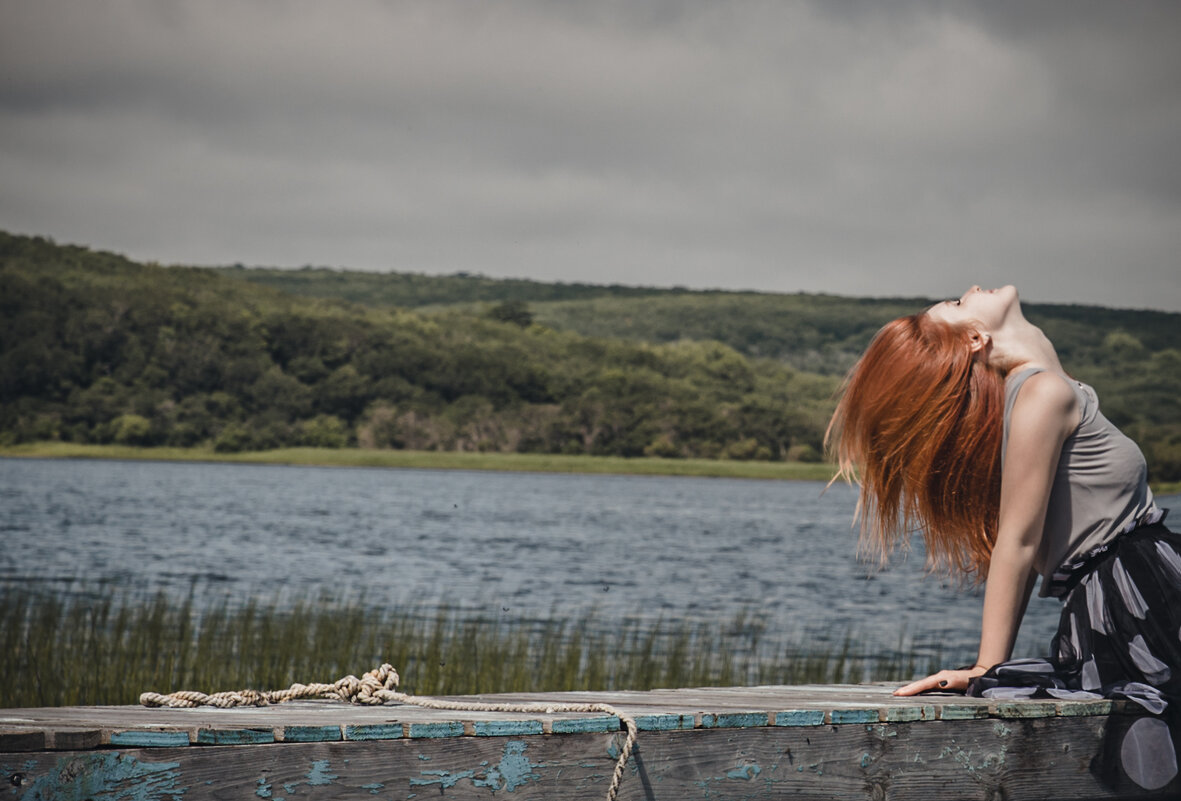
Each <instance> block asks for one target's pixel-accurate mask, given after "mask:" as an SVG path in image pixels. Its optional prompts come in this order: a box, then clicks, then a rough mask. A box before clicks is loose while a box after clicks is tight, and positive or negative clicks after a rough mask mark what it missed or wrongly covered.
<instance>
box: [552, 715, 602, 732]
mask: <svg viewBox="0 0 1181 801" xmlns="http://www.w3.org/2000/svg"><path fill="white" fill-rule="evenodd" d="M550 731H552V732H553V733H554V734H591V733H596V732H607V731H619V718H613V717H598V718H575V719H573V720H569V719H561V720H555V721H554V722H553V724H552V725H551V727H550Z"/></svg>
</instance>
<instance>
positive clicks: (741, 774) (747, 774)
mask: <svg viewBox="0 0 1181 801" xmlns="http://www.w3.org/2000/svg"><path fill="white" fill-rule="evenodd" d="M762 772H763V769H762V768H760V767H759V766H758V765H743V766H742V767H739V768H734V770H732V771H729V772H728V773H727V774H726V777H727V778H730V779H742V780H743V781H750V780H751V779H754V778H755V777H756V776H758V775H759V774H760V773H762Z"/></svg>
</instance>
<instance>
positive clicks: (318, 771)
mask: <svg viewBox="0 0 1181 801" xmlns="http://www.w3.org/2000/svg"><path fill="white" fill-rule="evenodd" d="M306 776H307V779H308V785H310V786H311V787H320V786H323V785H326V784H332V781H333V780H334V779H339V778H340V777H339V776H337V775H336V774H335V773H333V772H332V768H331V767H330V766H329V764H328V760H327V759H317V760H315V761H313V762H312V769H311V770H309V771H308V772H307V774H306Z"/></svg>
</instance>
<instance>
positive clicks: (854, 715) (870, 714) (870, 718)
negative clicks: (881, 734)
mask: <svg viewBox="0 0 1181 801" xmlns="http://www.w3.org/2000/svg"><path fill="white" fill-rule="evenodd" d="M831 715H832V717H831V720H832V722H833V723H834V724H837V723H877V722H878V711H877V710H876V709H834V710H833V711H832V713H831Z"/></svg>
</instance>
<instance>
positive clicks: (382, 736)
mask: <svg viewBox="0 0 1181 801" xmlns="http://www.w3.org/2000/svg"><path fill="white" fill-rule="evenodd" d="M402 734H403V731H402V724H401V723H375V724H369V725H364V726H345V727H344V738H345V739H346V740H400V739H402Z"/></svg>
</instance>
